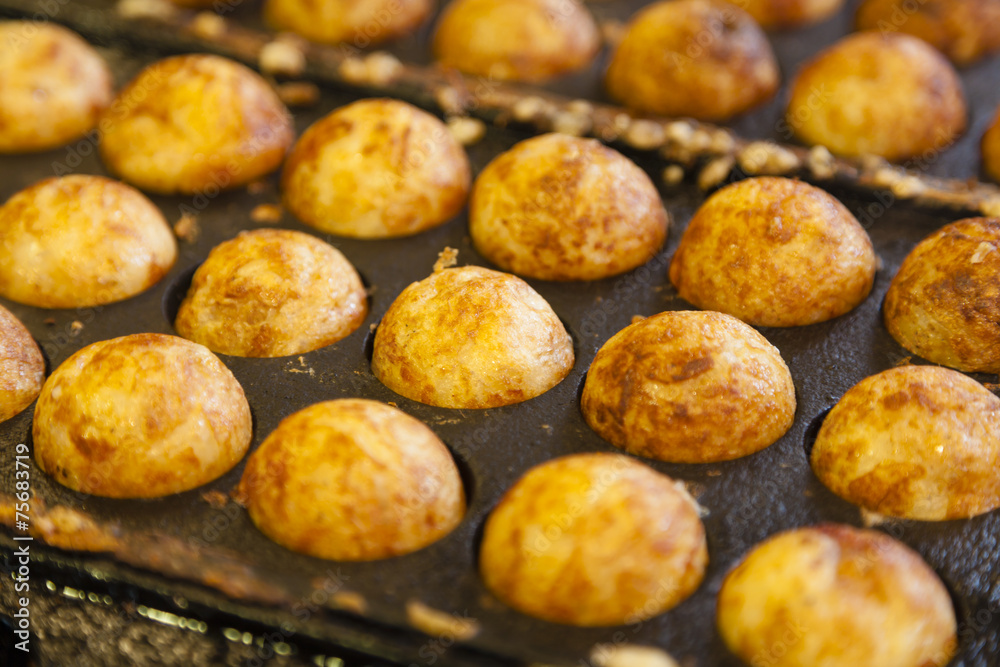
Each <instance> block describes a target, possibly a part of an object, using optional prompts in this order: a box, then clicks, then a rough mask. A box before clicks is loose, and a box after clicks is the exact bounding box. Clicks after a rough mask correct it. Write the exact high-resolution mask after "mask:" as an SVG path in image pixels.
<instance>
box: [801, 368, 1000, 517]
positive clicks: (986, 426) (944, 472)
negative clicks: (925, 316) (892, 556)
mask: <svg viewBox="0 0 1000 667" xmlns="http://www.w3.org/2000/svg"><path fill="white" fill-rule="evenodd" d="M811 461H812V468H813V471H814V472H815V473H816V476H817V477H819V479H820V481H822V482H823V484H825V485H826V486H827V487H828V488H829V489H830V490H831V491H833V492H834V493H836V494H837V495H838V496H840V497H841V498H844V499H845V500H848V501H850V502H852V503H854V504H855V505H859V506H861V507H863V508H865V509H868V510H871V511H873V512H878V513H880V514H887V515H889V516H895V517H905V518H907V519H916V520H918V521H943V520H947V519H964V518H968V517H972V516H976V515H977V514H983V513H985V512H989V511H991V510H994V509H996V508H997V507H1000V398H997V397H996V396H994V395H993V394H992V393H990V392H989V391H988V390H987V389H986V388H985V387H983V386H982V385H981V384H979V383H978V382H976V381H975V380H973V379H971V378H969V377H968V376H965V375H962V374H961V373H959V372H957V371H953V370H949V369H947V368H939V367H936V366H903V367H900V368H893V369H891V370H888V371H884V372H882V373H879V374H878V375H874V376H871V377H869V378H866V379H864V380H862V381H861V382H859V383H858V384H857V385H855V386H854V387H852V388H851V389H850V390H848V392H847V393H846V394H844V397H843V398H841V399H840V402H838V403H837V405H836V406H834V408H833V410H831V411H830V414H829V415H827V417H826V419H825V420H824V421H823V426H822V427H821V428H820V431H819V434H818V435H817V437H816V442H815V444H814V445H813V450H812V458H811Z"/></svg>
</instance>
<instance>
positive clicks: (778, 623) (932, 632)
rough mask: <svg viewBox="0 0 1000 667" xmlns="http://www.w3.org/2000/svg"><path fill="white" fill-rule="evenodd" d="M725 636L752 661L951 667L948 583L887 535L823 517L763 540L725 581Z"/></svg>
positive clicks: (721, 609)
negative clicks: (948, 666) (818, 521)
mask: <svg viewBox="0 0 1000 667" xmlns="http://www.w3.org/2000/svg"><path fill="white" fill-rule="evenodd" d="M717 621H718V627H719V634H721V635H722V638H723V640H724V641H725V642H726V645H727V646H728V647H729V649H730V650H731V651H732V652H733V653H735V654H736V655H738V656H740V657H741V658H742V659H743V660H744V661H745V662H746V663H747V664H748V665H771V666H772V667H800V666H802V665H823V667H887V666H889V665H892V666H893V667H932V666H933V667H944V665H946V664H947V663H948V662H949V660H950V659H951V656H952V655H953V654H954V653H955V648H956V645H957V637H956V623H955V609H954V607H953V606H952V602H951V598H950V597H949V595H948V590H947V589H946V588H945V587H944V584H942V583H941V580H940V579H939V578H938V576H937V575H936V574H935V573H934V571H933V570H932V569H931V568H930V567H928V566H927V563H925V562H924V561H923V559H922V558H921V557H920V555H919V554H917V553H916V552H915V551H912V550H911V549H910V548H909V547H907V546H906V545H904V544H903V543H901V542H897V541H896V540H894V539H892V538H891V537H889V536H888V535H885V534H883V533H880V532H877V531H874V530H861V529H858V528H853V527H851V526H843V525H837V524H822V525H818V526H813V527H809V528H799V529H797V530H791V531H788V532H784V533H780V534H778V535H776V536H774V537H771V538H770V539H768V540H767V541H766V542H763V543H762V544H759V545H758V546H757V547H755V548H754V549H753V551H751V552H750V553H749V554H748V555H747V556H746V558H744V559H743V561H742V562H741V563H740V564H739V565H737V566H736V567H735V568H734V569H733V570H732V571H731V572H730V573H729V575H728V576H727V577H726V579H725V580H724V581H723V584H722V589H721V590H720V591H719V600H718V606H717Z"/></svg>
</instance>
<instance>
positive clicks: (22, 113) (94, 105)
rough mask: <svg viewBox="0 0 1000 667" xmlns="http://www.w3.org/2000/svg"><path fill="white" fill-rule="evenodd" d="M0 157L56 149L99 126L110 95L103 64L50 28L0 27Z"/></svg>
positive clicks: (68, 35)
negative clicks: (5, 154)
mask: <svg viewBox="0 0 1000 667" xmlns="http://www.w3.org/2000/svg"><path fill="white" fill-rule="evenodd" d="M0 72H3V76H2V77H0V153H22V152H27V151H41V150H46V149H49V148H55V147H57V146H61V145H63V144H65V143H68V142H70V141H72V140H74V139H77V138H79V137H81V136H83V135H84V134H85V133H86V132H87V131H88V130H91V129H93V127H94V126H95V125H97V119H98V118H99V117H100V115H101V112H102V111H104V109H105V108H106V107H107V106H108V105H109V104H110V103H111V99H112V97H113V95H114V90H113V85H114V84H113V81H112V79H111V72H110V70H109V69H108V66H107V64H106V63H105V62H104V59H103V58H101V56H100V55H99V54H98V53H97V51H95V50H94V49H93V47H91V46H90V45H89V44H87V42H85V41H83V39H81V38H80V36H79V35H77V34H76V33H75V32H71V31H69V30H67V29H66V28H63V27H61V26H58V25H56V24H54V23H52V22H47V23H35V22H32V21H2V22H0Z"/></svg>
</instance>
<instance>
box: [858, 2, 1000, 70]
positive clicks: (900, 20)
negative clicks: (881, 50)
mask: <svg viewBox="0 0 1000 667" xmlns="http://www.w3.org/2000/svg"><path fill="white" fill-rule="evenodd" d="M856 20H857V25H858V29H859V30H881V31H891V32H902V33H906V34H908V35H913V36H914V37H919V38H920V39H922V40H924V41H925V42H927V43H929V44H930V45H931V46H933V47H934V48H936V49H937V50H938V51H941V52H942V53H944V54H945V55H946V56H947V57H948V58H949V59H950V60H951V61H952V62H953V63H955V64H956V65H959V66H962V65H969V64H971V63H974V62H975V61H977V60H979V59H981V58H982V57H984V56H986V55H989V54H990V53H993V52H994V51H996V50H997V49H1000V4H998V3H997V2H996V0H920V2H910V1H909V0H865V1H864V2H862V3H861V6H860V7H858V13H857V15H856Z"/></svg>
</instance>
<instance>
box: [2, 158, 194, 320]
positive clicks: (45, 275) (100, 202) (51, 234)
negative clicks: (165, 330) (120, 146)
mask: <svg viewBox="0 0 1000 667" xmlns="http://www.w3.org/2000/svg"><path fill="white" fill-rule="evenodd" d="M0 229H2V230H3V234H2V235H0V295H3V296H4V297H5V298H8V299H11V300H12V301H17V302H19V303H26V304H29V305H32V306H38V307H41V308H79V307H85V306H96V305H102V304H107V303H112V302H115V301H121V300H122V299H127V298H129V297H131V296H135V295H136V294H139V293H140V292H143V291H145V290H146V289H148V288H150V287H152V286H153V285H155V284H156V283H157V282H159V281H160V279H161V278H163V276H164V275H166V273H167V272H168V271H169V270H170V268H171V267H172V266H173V265H174V261H175V260H176V258H177V242H176V241H175V240H174V236H173V234H172V233H171V231H170V226H169V225H168V224H167V221H166V220H164V218H163V214H162V213H160V210H159V209H158V208H156V206H154V205H153V203H152V202H150V201H149V200H148V199H146V197H144V196H143V195H142V193H140V192H138V191H137V190H135V189H133V188H131V187H129V186H127V185H125V184H124V183H119V182H118V181H113V180H110V179H107V178H104V177H101V176H85V175H72V176H63V177H61V178H49V179H46V180H44V181H40V182H38V183H35V184H34V185H32V186H30V187H28V188H25V189H24V190H22V191H20V192H18V193H17V194H15V195H14V196H13V197H11V198H10V199H9V200H7V203H6V204H4V205H3V207H0Z"/></svg>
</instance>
